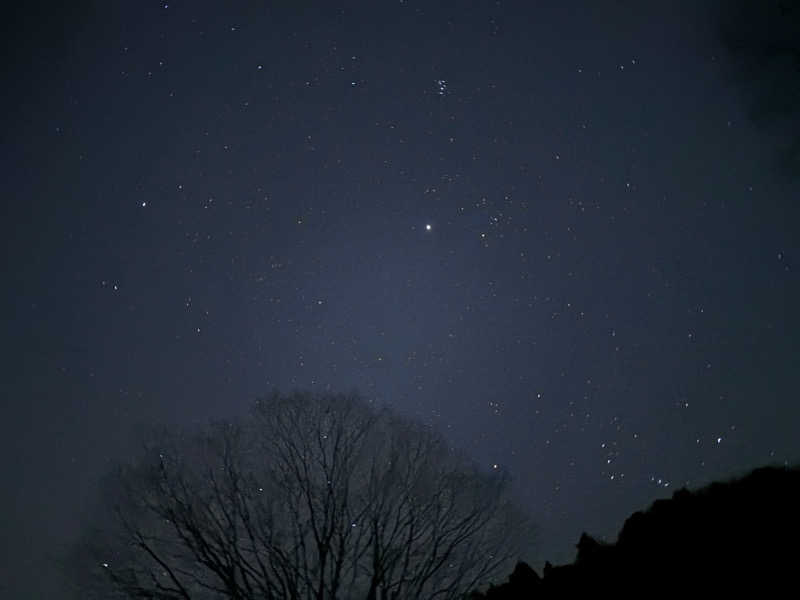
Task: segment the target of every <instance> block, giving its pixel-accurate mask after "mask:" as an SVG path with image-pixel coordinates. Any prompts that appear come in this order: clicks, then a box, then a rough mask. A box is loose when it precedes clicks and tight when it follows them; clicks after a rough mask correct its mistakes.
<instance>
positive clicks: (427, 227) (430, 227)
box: [425, 223, 433, 231]
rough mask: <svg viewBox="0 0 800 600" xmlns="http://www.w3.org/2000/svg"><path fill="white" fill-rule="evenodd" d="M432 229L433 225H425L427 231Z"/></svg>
mask: <svg viewBox="0 0 800 600" xmlns="http://www.w3.org/2000/svg"><path fill="white" fill-rule="evenodd" d="M431 229H433V225H431V224H430V223H426V224H425V231H430V230H431Z"/></svg>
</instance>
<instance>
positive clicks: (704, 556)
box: [473, 467, 800, 600]
mask: <svg viewBox="0 0 800 600" xmlns="http://www.w3.org/2000/svg"><path fill="white" fill-rule="evenodd" d="M799 541H800V467H792V468H779V467H764V468H760V469H757V470H755V471H753V472H752V473H750V474H749V475H747V476H746V477H744V478H741V479H736V480H732V481H727V482H722V483H712V484H711V485H709V486H707V487H704V488H702V489H699V490H696V491H689V490H686V489H681V490H678V491H676V492H675V493H674V494H673V496H672V498H671V499H667V500H658V501H656V502H654V503H653V505H652V506H651V507H650V508H649V509H648V510H646V511H644V512H636V513H634V514H633V515H631V516H630V517H629V518H628V520H627V521H626V522H625V524H624V526H623V527H622V530H621V531H620V533H619V536H618V539H617V542H616V543H615V544H605V543H602V542H598V541H597V540H595V539H593V538H592V537H591V536H589V535H587V534H586V533H584V534H583V535H581V538H580V541H579V542H578V544H577V548H578V553H577V556H576V559H575V562H573V563H572V564H568V565H562V566H555V567H554V566H552V565H550V563H547V564H546V565H545V567H544V572H543V576H542V577H539V575H538V574H537V573H536V572H535V571H534V570H533V569H531V568H530V567H529V566H528V565H526V564H525V563H518V564H517V567H516V568H515V570H514V572H513V573H512V575H511V577H510V578H509V581H508V582H507V583H504V584H502V585H499V586H495V587H492V588H490V589H489V590H488V591H487V592H486V593H485V594H474V595H473V597H474V598H488V599H490V600H505V599H512V598H513V599H521V598H550V597H556V596H559V597H570V596H571V595H572V594H578V593H580V594H602V595H606V594H608V595H612V594H618V595H619V594H623V595H625V596H628V595H631V596H632V595H633V594H636V596H637V597H646V596H653V595H658V596H661V595H663V594H664V593H669V594H686V593H687V592H689V593H696V592H698V591H708V592H714V594H715V595H717V594H719V593H721V592H740V593H741V592H742V591H743V590H745V589H748V590H754V589H756V588H757V589H759V590H760V591H762V592H766V593H767V594H768V596H767V597H772V594H773V593H775V594H777V593H778V591H779V590H781V589H783V588H784V587H786V586H788V588H787V589H793V590H795V591H794V592H793V594H794V593H796V586H797V569H798V567H800V546H798V542H799Z"/></svg>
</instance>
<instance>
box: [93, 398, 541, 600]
mask: <svg viewBox="0 0 800 600" xmlns="http://www.w3.org/2000/svg"><path fill="white" fill-rule="evenodd" d="M115 480H116V482H117V483H116V486H115V489H116V492H115V494H116V495H117V498H118V500H117V501H116V502H115V503H114V511H115V515H116V519H115V522H116V524H117V525H118V529H117V535H116V536H115V537H107V538H104V541H103V542H101V543H98V542H97V541H96V540H98V539H100V538H97V537H95V538H94V540H95V542H94V547H95V551H94V553H93V556H94V558H93V564H92V567H93V568H95V569H96V570H98V571H100V572H101V573H103V574H105V575H106V580H107V581H110V582H111V583H112V584H113V587H114V590H115V591H116V593H118V594H120V595H121V597H129V598H183V599H189V598H191V599H205V598H237V599H249V598H263V599H272V598H276V599H277V598H280V599H285V598H288V599H296V600H324V599H325V600H327V599H351V598H352V599H362V598H363V599H366V600H378V599H380V600H389V599H407V598H415V599H416V598H442V599H449V598H460V597H463V596H464V595H465V594H466V593H467V592H469V591H470V590H473V589H475V588H476V587H478V586H481V585H483V584H484V583H486V582H487V581H489V580H490V579H491V578H493V577H496V576H497V575H498V574H499V573H504V572H505V571H506V570H508V569H509V568H510V565H511V564H512V563H513V561H514V560H516V559H517V558H518V557H519V554H520V551H521V550H522V547H523V545H525V544H527V543H529V542H530V533H531V530H530V527H529V526H528V522H527V520H526V519H525V518H524V517H523V515H521V513H520V512H519V511H517V510H516V509H515V507H514V506H513V504H512V503H511V502H510V501H509V500H508V497H507V488H508V481H507V478H506V477H505V476H504V475H502V474H497V473H485V472H482V471H481V470H480V469H478V468H477V467H476V466H475V465H474V464H473V463H472V462H470V461H469V460H467V459H466V458H465V457H464V456H463V455H461V454H459V453H458V452H455V451H454V450H452V449H451V448H450V447H449V446H448V444H447V443H446V442H445V440H444V439H443V438H442V436H440V435H438V434H436V433H435V432H434V431H433V430H431V429H430V428H428V427H426V426H424V425H422V424H419V423H416V422H413V421H410V420H407V419H403V418H401V417H399V416H397V415H395V414H392V413H391V412H389V411H387V410H378V409H376V408H374V407H372V406H371V405H370V404H369V403H367V402H365V401H363V400H361V399H360V398H358V397H357V396H333V395H324V396H319V395H308V394H294V395H291V396H280V395H278V394H273V395H272V396H271V397H269V398H267V399H264V400H261V401H259V402H258V403H256V405H255V407H254V409H253V411H252V413H251V414H250V418H249V419H247V420H245V421H242V422H239V423H225V424H218V425H215V426H213V427H211V428H209V429H208V430H206V431H205V432H204V433H203V434H201V435H175V434H171V435H162V436H160V437H159V439H158V440H157V441H156V442H155V443H151V444H150V445H149V448H148V451H147V452H146V453H145V455H144V456H143V457H142V459H141V460H139V461H138V462H137V463H136V464H135V465H134V466H131V467H128V468H125V469H121V470H120V471H119V473H118V476H117V477H116V478H115ZM103 553H105V554H103ZM84 590H85V588H84Z"/></svg>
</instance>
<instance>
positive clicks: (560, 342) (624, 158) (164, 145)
mask: <svg viewBox="0 0 800 600" xmlns="http://www.w3.org/2000/svg"><path fill="white" fill-rule="evenodd" d="M267 4H269V3H267ZM272 4H273V6H272V7H271V8H266V7H265V6H264V5H263V4H261V3H256V2H236V3H209V2H169V4H168V5H167V3H159V2H147V3H141V2H127V3H120V2H112V3H97V4H95V3H91V2H83V3H76V4H75V6H74V10H73V12H72V13H70V14H68V15H66V14H65V15H61V14H54V13H53V12H52V10H50V9H48V6H47V3H43V4H42V5H41V6H40V7H38V8H39V9H40V10H39V11H38V12H35V13H34V11H33V10H30V11H29V12H26V13H25V14H20V15H17V16H16V17H15V18H13V19H10V21H9V23H10V24H7V25H6V27H7V29H9V31H8V32H7V35H6V36H5V37H6V41H7V42H8V43H7V47H6V49H5V53H6V55H5V60H4V63H5V67H6V68H5V69H4V71H3V75H2V76H3V81H4V83H3V89H4V93H3V96H4V99H3V100H2V102H3V107H4V110H3V118H4V123H3V127H2V132H3V133H2V137H1V138H0V140H1V142H2V146H1V150H2V163H3V167H2V173H3V176H2V185H3V202H2V218H1V219H0V222H1V223H2V225H1V226H2V233H3V237H4V241H5V253H4V254H5V256H4V261H5V264H6V267H5V269H4V273H5V277H4V280H5V282H4V285H3V286H2V288H3V292H2V294H1V295H0V299H1V300H2V312H3V319H2V330H1V331H2V339H3V342H4V343H3V355H2V365H3V367H2V368H3V373H4V374H3V377H2V389H3V399H4V406H3V408H4V417H3V418H2V419H1V420H0V444H2V446H0V457H2V458H0V468H1V469H2V471H1V472H0V475H1V476H2V480H3V481H4V482H5V483H4V485H3V494H2V497H1V498H0V500H1V501H2V505H0V519H2V521H0V530H2V531H3V535H2V536H0V539H2V542H0V544H1V545H0V550H1V551H2V555H1V556H2V560H0V565H2V566H1V567H0V580H2V582H3V584H4V585H6V589H7V590H12V592H13V593H16V594H19V593H22V592H21V591H20V590H23V589H25V590H26V592H25V597H30V598H33V597H37V595H36V594H40V597H48V598H51V597H53V596H52V595H51V594H52V591H46V590H50V589H51V588H49V587H48V586H51V585H52V584H51V582H52V581H54V576H53V575H52V564H51V561H50V559H49V558H48V556H49V555H52V554H55V553H57V551H58V550H59V548H61V547H62V545H63V544H65V543H67V542H68V541H69V540H70V539H72V538H73V537H74V536H75V535H76V534H77V532H78V531H79V530H80V528H81V525H80V523H81V520H82V519H84V518H86V517H87V513H88V512H90V511H89V509H88V507H90V506H91V498H92V495H93V493H94V482H95V480H96V479H97V477H98V476H99V475H100V474H101V473H102V472H103V470H104V469H105V468H107V467H108V465H109V464H110V462H111V461H114V460H116V459H118V458H119V457H120V456H122V455H124V453H125V452H127V451H129V446H130V443H129V440H130V439H132V436H133V434H132V432H133V431H135V429H136V428H137V427H138V426H139V425H140V424H141V423H145V422H152V421H163V420H167V421H175V422H179V423H196V422H201V421H203V420H205V419H207V418H209V417H212V416H226V415H233V414H236V413H239V412H241V411H242V410H243V409H244V408H245V407H247V406H248V405H249V403H250V402H251V401H252V400H253V399H254V398H255V397H257V396H258V395H261V394H265V393H267V392H269V391H270V390H271V389H272V388H273V387H277V388H279V389H280V390H284V391H289V390H291V389H293V388H308V389H313V390H328V389H330V390H333V391H349V390H352V389H358V390H360V391H361V392H362V393H363V394H364V395H367V396H369V397H374V398H377V399H379V401H381V402H385V403H387V404H389V405H390V406H392V407H394V408H396V409H397V410H398V411H400V412H402V413H405V414H409V415H414V416H417V417H419V418H421V419H424V420H426V421H429V422H433V423H436V424H437V425H438V426H439V427H441V428H442V429H443V430H444V431H445V432H446V433H447V435H448V436H449V437H450V438H451V439H452V440H453V442H454V443H455V444H457V445H459V446H462V447H465V448H466V449H467V450H468V451H469V453H470V454H471V455H472V456H473V457H474V458H475V459H476V460H477V461H479V462H480V463H481V464H483V465H485V466H486V468H494V467H495V465H496V466H497V467H498V468H504V469H507V470H508V471H510V472H511V473H512V474H513V476H514V478H515V481H516V487H517V490H516V491H517V493H518V495H519V498H520V501H521V502H522V503H523V504H524V505H525V506H526V507H527V508H528V509H529V510H530V512H531V514H532V515H533V517H534V519H535V520H536V522H537V523H538V524H539V526H540V530H541V534H540V539H539V545H538V548H539V553H538V555H537V556H536V557H534V559H535V561H543V560H545V559H549V560H551V561H554V562H560V561H567V560H571V559H572V557H573V555H574V554H573V550H574V544H575V542H576V541H577V539H578V536H579V535H580V532H581V531H582V530H587V531H588V532H589V533H591V534H594V535H597V536H606V537H608V538H609V539H611V540H613V538H614V535H615V534H616V532H617V530H618V529H619V527H620V526H621V524H622V521H623V520H624V518H625V517H626V516H627V515H628V514H630V513H631V512H632V511H634V510H637V509H640V508H644V507H645V506H646V505H647V504H648V503H649V502H651V501H652V500H653V499H655V498H657V497H659V496H665V495H669V494H671V493H672V491H673V490H674V489H675V488H676V487H679V486H682V485H687V484H688V485H690V486H697V485H700V484H702V483H704V482H707V481H709V480H711V479H715V478H720V477H726V476H730V475H733V474H736V473H741V472H743V471H744V470H746V469H749V468H752V467H754V466H757V465H761V464H765V463H783V462H784V461H789V462H793V461H796V460H797V459H798V457H799V456H800V436H798V435H797V430H798V421H799V420H800V409H798V403H797V395H796V389H797V373H798V366H799V365H798V356H799V355H798V344H797V334H798V329H799V327H798V326H799V325H800V322H798V312H797V307H798V306H800V285H799V284H800V279H799V278H798V273H799V271H798V269H800V264H798V257H800V238H799V237H798V235H797V229H798V216H799V215H798V212H800V210H799V209H798V203H797V199H798V198H800V194H798V192H800V185H799V183H800V182H798V180H797V178H796V177H795V178H792V177H787V176H786V174H785V173H784V172H782V171H781V170H780V169H779V168H778V167H776V156H775V155H776V152H775V149H776V148H779V147H780V145H781V143H783V141H784V138H782V137H781V132H780V128H774V127H773V128H769V127H759V126H758V124H757V123H753V122H752V121H751V120H750V119H749V116H748V115H749V112H748V111H749V108H750V105H749V102H750V96H749V95H748V93H747V90H746V89H744V91H743V86H742V85H741V83H742V79H741V77H739V75H738V74H739V71H737V68H738V63H737V62H736V61H735V60H733V58H732V57H731V55H730V54H729V53H728V51H727V50H726V48H725V47H724V45H723V43H722V41H721V39H720V35H719V23H720V9H719V7H717V6H716V5H713V4H703V3H696V2H664V3H650V2H647V3H640V2H558V3H555V2H552V3H551V2H540V3H534V2H521V1H520V2H515V1H500V2H484V1H477V2H469V3H464V2H436V3H431V2H419V1H416V0H407V1H388V0H387V1H384V0H380V1H374V2H344V3H341V2H327V1H326V2H275V3H272ZM70 6H71V7H72V5H70ZM59 10H63V8H60V9H59ZM71 10H72V8H71ZM723 12H724V11H723ZM745 83H747V81H745ZM745 88H746V85H745ZM428 226H430V228H428ZM32 577H33V578H34V579H35V583H34V584H31V583H30V581H29V580H30V579H31V578H32ZM31 586H32V587H31ZM28 592H30V593H32V594H34V595H29V594H28ZM18 597H22V596H18Z"/></svg>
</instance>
